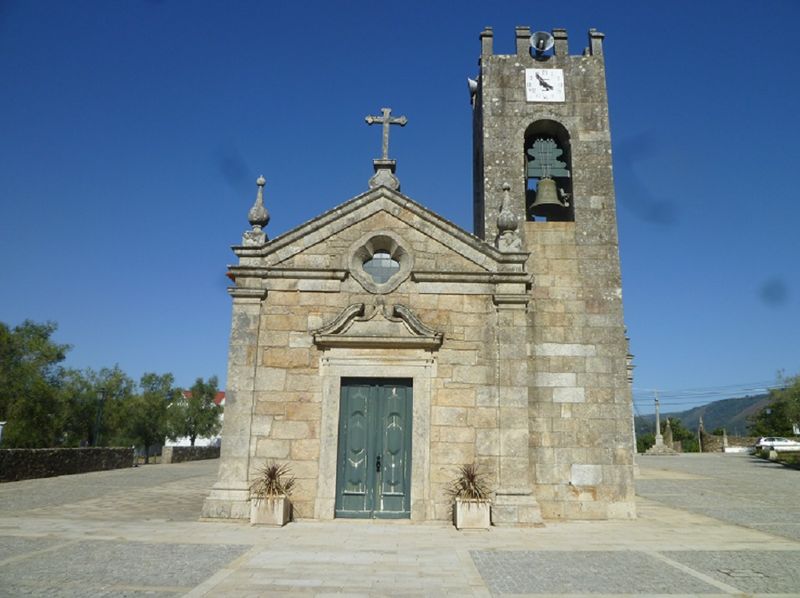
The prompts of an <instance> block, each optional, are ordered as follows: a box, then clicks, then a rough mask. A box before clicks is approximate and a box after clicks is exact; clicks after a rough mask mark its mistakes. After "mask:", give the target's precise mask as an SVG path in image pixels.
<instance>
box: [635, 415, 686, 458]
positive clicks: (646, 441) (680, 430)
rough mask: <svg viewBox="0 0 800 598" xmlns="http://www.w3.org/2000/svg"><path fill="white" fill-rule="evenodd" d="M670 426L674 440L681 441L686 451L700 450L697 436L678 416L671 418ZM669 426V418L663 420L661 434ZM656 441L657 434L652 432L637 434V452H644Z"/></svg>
mask: <svg viewBox="0 0 800 598" xmlns="http://www.w3.org/2000/svg"><path fill="white" fill-rule="evenodd" d="M669 424H670V428H672V440H673V441H675V442H677V441H680V443H681V450H683V452H684V453H696V452H698V451H699V450H700V444H699V443H698V441H697V436H696V435H695V434H694V433H693V432H692V431H690V430H688V429H687V428H685V427H684V425H683V422H682V421H681V420H679V419H676V418H672V417H671V418H669ZM666 428H667V420H666V418H664V419H663V420H661V434H664V430H666ZM655 443H656V436H655V434H654V433H652V432H647V433H645V434H637V436H636V452H638V453H644V452H645V451H647V449H649V448H650V447H651V446H653V445H654V444H655Z"/></svg>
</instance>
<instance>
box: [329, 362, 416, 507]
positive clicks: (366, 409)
mask: <svg viewBox="0 0 800 598" xmlns="http://www.w3.org/2000/svg"><path fill="white" fill-rule="evenodd" d="M411 401H412V392H411V381H410V380H387V379H380V378H375V379H359V380H354V379H343V380H342V389H341V406H340V422H339V452H338V455H339V463H338V471H337V483H336V488H337V493H336V516H337V517H375V518H396V517H409V516H410V505H411V493H410V480H411V414H412V405H411Z"/></svg>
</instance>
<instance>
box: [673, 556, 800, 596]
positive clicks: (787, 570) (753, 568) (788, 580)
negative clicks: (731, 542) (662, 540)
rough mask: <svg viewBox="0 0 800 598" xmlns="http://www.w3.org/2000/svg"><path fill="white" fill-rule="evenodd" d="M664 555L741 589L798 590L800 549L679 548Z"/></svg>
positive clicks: (762, 590) (785, 591) (786, 591)
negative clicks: (712, 550) (780, 550)
mask: <svg viewBox="0 0 800 598" xmlns="http://www.w3.org/2000/svg"><path fill="white" fill-rule="evenodd" d="M664 556H666V557H668V558H670V559H674V560H676V561H678V562H680V563H683V564H685V565H687V566H689V567H691V568H693V569H695V570H697V571H701V572H703V573H705V574H707V575H709V576H711V577H713V578H714V579H716V580H718V581H721V582H723V583H726V584H731V585H734V586H735V587H736V588H738V589H740V590H742V591H744V592H752V593H761V594H770V593H773V594H792V593H794V594H800V551H796V550H795V551H785V552H780V553H777V554H776V553H774V552H766V551H764V552H751V551H746V552H745V551H741V550H730V551H724V552H707V551H681V552H666V553H664Z"/></svg>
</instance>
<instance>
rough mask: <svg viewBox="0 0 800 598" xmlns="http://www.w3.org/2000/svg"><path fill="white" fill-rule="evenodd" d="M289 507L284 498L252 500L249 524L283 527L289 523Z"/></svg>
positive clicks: (287, 501)
mask: <svg viewBox="0 0 800 598" xmlns="http://www.w3.org/2000/svg"><path fill="white" fill-rule="evenodd" d="M291 507H292V504H291V503H290V502H289V499H288V498H287V497H285V496H275V497H268V498H254V499H252V500H251V501H250V523H251V524H252V525H270V526H272V527H283V526H284V525H286V523H287V522H288V521H289V516H290V514H291Z"/></svg>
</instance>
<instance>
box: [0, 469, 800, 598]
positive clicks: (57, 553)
mask: <svg viewBox="0 0 800 598" xmlns="http://www.w3.org/2000/svg"><path fill="white" fill-rule="evenodd" d="M722 459H723V458H715V457H714V456H713V455H709V456H700V458H699V459H693V458H691V457H690V458H686V457H685V456H683V457H676V458H672V459H670V460H669V461H668V462H665V463H661V462H658V461H657V460H653V458H649V459H647V460H645V459H643V460H642V461H641V465H640V467H641V469H642V479H641V480H640V481H641V482H642V483H643V484H644V486H643V491H642V493H643V494H645V493H646V494H648V495H649V496H650V498H642V497H640V498H638V499H637V508H638V512H639V518H638V519H637V520H635V521H591V522H589V521H587V522H548V523H547V525H546V526H545V527H543V528H532V529H511V528H494V529H492V530H491V531H490V532H472V533H464V532H458V531H456V530H455V529H453V527H452V526H449V525H444V524H441V525H438V524H431V525H411V524H410V523H408V522H400V521H398V522H370V521H354V520H336V521H333V522H311V521H300V522H295V523H292V524H290V525H288V526H286V527H284V528H281V529H273V528H258V527H252V526H250V525H247V524H245V523H241V522H212V521H199V520H198V518H199V514H200V510H201V506H202V501H203V498H204V496H205V494H206V493H207V491H208V488H210V486H211V485H212V484H213V483H214V481H215V474H216V465H217V462H196V463H187V464H174V465H155V466H145V467H140V468H138V470H118V471H116V472H93V473H92V474H82V475H78V476H64V477H62V478H49V479H47V480H26V481H24V482H13V483H8V484H0V597H5V596H9V597H10V596H56V597H58V598H68V597H69V598H72V597H81V598H82V597H84V596H87V597H92V596H102V597H106V596H131V597H136V598H138V597H140V596H156V597H162V596H163V597H167V596H170V597H175V596H188V597H198V596H248V597H249V596H314V597H327V596H339V597H341V596H437V597H438V596H479V597H482V598H486V597H489V596H492V595H494V596H501V597H502V598H515V597H517V596H572V597H578V596H584V597H587V596H590V597H592V598H602V597H606V596H607V597H610V596H621V595H636V596H649V597H656V596H662V597H665V598H666V597H669V598H674V597H675V596H687V595H691V596H702V597H704V598H712V597H716V596H743V595H755V596H759V597H767V596H769V597H771V598H777V597H778V596H784V597H785V596H800V580H799V579H798V571H800V562H798V561H799V560H800V558H799V556H800V541H797V540H795V539H793V538H794V536H793V532H786V528H790V527H792V526H793V525H794V526H795V529H797V528H798V527H800V517H798V518H797V519H795V520H794V521H791V519H792V518H793V517H795V511H796V509H795V506H794V505H790V506H789V507H788V508H787V510H786V512H781V511H780V509H779V508H777V507H776V504H775V503H774V502H770V501H769V500H765V499H764V498H763V497H762V492H761V488H762V487H776V488H779V489H782V490H781V491H784V492H786V491H788V490H789V489H790V488H792V487H793V485H794V484H795V483H796V480H797V479H800V478H798V477H787V476H784V474H783V473H781V471H783V470H782V469H781V470H778V469H775V468H760V467H759V466H758V465H759V464H758V463H753V462H750V461H748V460H746V459H745V460H741V459H739V460H735V459H734V460H733V461H730V460H724V461H723V460H722ZM790 473H795V472H791V471H790ZM648 484H649V486H648ZM691 484H700V486H694V487H693V486H691ZM696 490H699V493H697V494H696V495H693V494H692V493H693V492H695V491H696ZM711 497H713V498H711ZM677 504H679V505H681V508H676V505H677ZM717 511H718V512H719V517H720V518H724V517H727V518H728V519H727V522H726V521H720V520H719V519H714V518H711V517H709V516H708V514H707V513H710V512H714V513H716V512H717ZM765 526H766V527H765ZM769 526H775V527H776V530H775V531H774V532H773V531H772V530H771V529H766V528H768V527H769ZM759 528H762V529H765V530H766V531H759ZM766 532H769V533H766ZM778 532H780V534H781V535H777V534H778Z"/></svg>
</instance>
